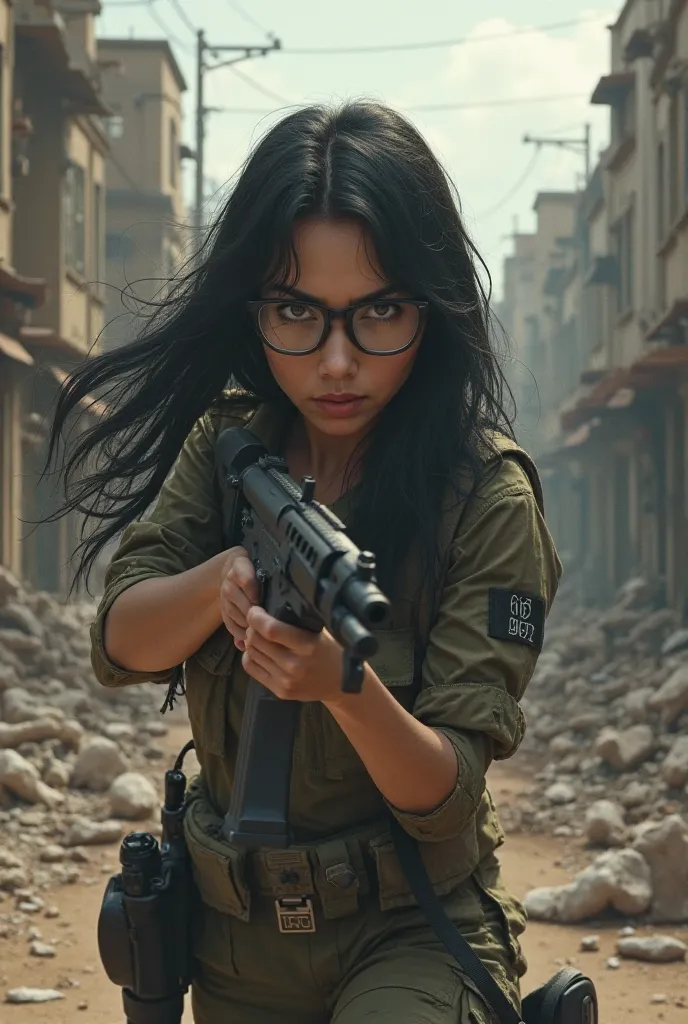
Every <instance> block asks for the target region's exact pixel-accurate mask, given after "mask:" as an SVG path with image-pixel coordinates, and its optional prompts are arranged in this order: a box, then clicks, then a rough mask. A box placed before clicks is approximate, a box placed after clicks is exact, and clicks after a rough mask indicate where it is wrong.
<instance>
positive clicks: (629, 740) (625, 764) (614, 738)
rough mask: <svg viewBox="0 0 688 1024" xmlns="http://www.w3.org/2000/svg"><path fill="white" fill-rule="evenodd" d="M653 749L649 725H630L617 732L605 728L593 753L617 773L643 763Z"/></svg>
mask: <svg viewBox="0 0 688 1024" xmlns="http://www.w3.org/2000/svg"><path fill="white" fill-rule="evenodd" d="M653 749H654V735H653V733H652V729H651V728H650V726H649V725H632V726H631V728H630V729H624V730H623V731H618V730H617V729H612V728H606V729H603V730H602V732H601V733H600V734H599V736H598V737H597V740H596V741H595V753H596V754H597V755H598V757H601V758H603V759H604V760H605V761H606V762H607V763H608V764H610V765H611V766H612V768H615V769H616V770H617V771H619V772H625V771H628V770H629V769H631V768H635V767H636V766H637V765H639V764H641V763H642V762H643V761H645V760H646V759H647V758H648V757H649V756H650V754H651V753H652V751H653Z"/></svg>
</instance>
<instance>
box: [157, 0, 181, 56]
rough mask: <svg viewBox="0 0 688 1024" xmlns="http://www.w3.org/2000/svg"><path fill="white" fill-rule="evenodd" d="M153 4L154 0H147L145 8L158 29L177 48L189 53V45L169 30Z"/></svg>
mask: <svg viewBox="0 0 688 1024" xmlns="http://www.w3.org/2000/svg"><path fill="white" fill-rule="evenodd" d="M154 4H155V0H147V3H146V10H147V11H148V14H149V16H150V17H151V19H152V20H153V21H154V22H155V24H156V25H157V26H158V28H159V29H160V31H161V32H162V33H163V35H164V36H165V38H166V39H167V40H169V42H170V43H174V45H175V46H177V47H179V49H180V50H183V51H184V52H185V53H191V52H192V50H191V47H190V46H188V45H187V44H186V43H183V42H182V41H181V39H179V37H178V36H176V35H175V34H174V32H171V31H170V29H169V26H168V25H166V24H165V22H164V21H163V19H162V18H161V17H160V15H159V14H158V12H157V11H156V9H155V6H154Z"/></svg>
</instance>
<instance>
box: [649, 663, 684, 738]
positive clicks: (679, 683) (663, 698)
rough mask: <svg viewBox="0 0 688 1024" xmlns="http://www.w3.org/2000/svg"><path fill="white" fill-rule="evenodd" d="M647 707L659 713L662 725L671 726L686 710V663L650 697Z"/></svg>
mask: <svg viewBox="0 0 688 1024" xmlns="http://www.w3.org/2000/svg"><path fill="white" fill-rule="evenodd" d="M648 706H649V707H651V708H652V709H653V711H661V713H662V724H663V725H665V726H666V725H672V724H673V723H674V722H675V721H676V719H677V718H678V717H679V715H681V714H682V713H683V712H684V711H687V710H688V663H687V664H685V665H680V666H679V667H678V668H677V669H676V671H675V672H673V673H672V674H671V675H670V676H669V678H668V679H667V681H666V682H665V683H663V684H662V686H660V688H659V689H658V690H657V692H656V693H654V694H653V695H652V697H650V699H649V701H648Z"/></svg>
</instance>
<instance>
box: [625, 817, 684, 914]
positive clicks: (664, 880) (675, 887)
mask: <svg viewBox="0 0 688 1024" xmlns="http://www.w3.org/2000/svg"><path fill="white" fill-rule="evenodd" d="M633 846H634V849H635V850H636V851H637V852H638V853H640V854H642V856H643V857H644V858H645V860H646V862H647V863H648V865H649V867H650V872H651V875H652V893H653V896H652V918H653V920H655V921H662V922H665V921H673V922H680V921H688V824H686V822H685V821H684V820H683V818H681V817H680V816H679V815H678V814H672V815H671V816H670V817H667V818H665V819H664V820H663V821H661V822H658V823H657V824H652V823H649V824H648V826H647V828H645V829H643V831H642V833H641V834H640V835H639V836H638V838H637V839H636V840H635V842H634V844H633Z"/></svg>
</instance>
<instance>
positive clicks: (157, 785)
mask: <svg viewBox="0 0 688 1024" xmlns="http://www.w3.org/2000/svg"><path fill="white" fill-rule="evenodd" d="M94 615H95V605H94V603H93V602H78V603H76V602H75V603H70V604H67V605H65V604H61V603H60V602H59V601H58V600H56V599H55V598H53V597H52V596H51V595H49V594H44V593H37V592H30V591H28V590H27V589H25V588H24V587H23V586H22V585H21V584H20V583H19V582H18V581H17V579H16V578H15V577H14V576H12V574H11V573H10V572H8V571H7V569H5V568H2V567H0V836H2V844H1V845H0V901H1V900H2V899H3V898H4V899H8V898H11V897H8V896H7V895H6V894H8V893H9V894H14V895H15V896H17V894H22V893H23V894H25V895H24V896H23V897H22V902H23V904H24V905H26V906H27V907H28V906H29V904H30V905H31V906H33V905H34V904H36V906H37V907H38V906H39V905H40V906H43V903H40V904H39V903H37V902H36V901H37V900H38V899H39V897H38V895H37V894H38V893H39V892H43V891H44V890H45V891H48V890H49V889H50V887H52V886H55V885H66V884H70V883H72V882H75V881H76V880H78V878H79V877H81V876H82V874H83V868H82V867H81V866H80V865H82V864H84V863H87V862H88V860H89V855H88V853H87V852H86V850H87V848H89V847H92V846H94V845H96V844H98V845H99V844H110V843H117V842H119V841H120V839H121V838H122V836H123V835H124V833H125V831H127V830H128V826H127V822H128V821H133V820H144V819H145V818H149V817H158V811H159V806H160V796H161V789H162V773H163V769H164V766H161V765H160V763H159V762H156V761H154V760H153V758H152V756H151V746H152V738H153V737H155V736H162V735H165V733H166V732H167V727H166V725H165V723H163V722H160V721H159V708H160V703H161V698H160V691H159V689H158V688H157V687H155V686H154V685H153V684H150V685H149V686H145V685H144V686H135V687H127V688H124V689H121V690H106V689H104V688H103V687H101V686H100V685H99V684H98V683H97V682H96V680H95V679H94V677H93V670H92V668H91V661H90V638H89V635H88V627H89V624H90V622H91V621H92V620H93V617H94ZM129 775H131V776H132V777H133V778H135V779H136V782H135V783H132V782H129V783H127V782H126V779H127V776H129ZM122 780H124V782H122ZM114 783H117V785H113V784H114ZM31 887H33V888H31ZM26 894H30V895H26ZM27 912H28V911H27ZM34 941H40V939H39V938H38V937H36V938H35V940H34ZM34 955H35V954H34ZM18 991H20V992H22V991H24V990H18ZM26 991H29V992H32V991H34V990H26ZM37 998H38V997H37ZM32 999H33V996H31V997H30V998H29V997H28V996H27V997H26V1001H32Z"/></svg>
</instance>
